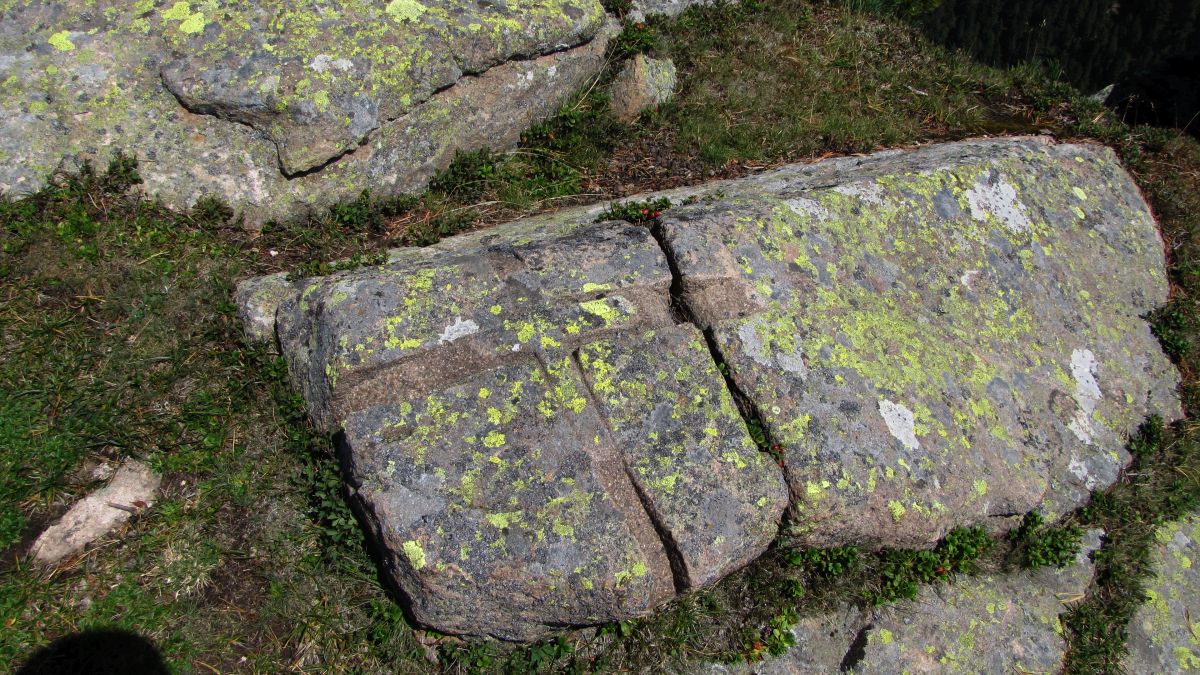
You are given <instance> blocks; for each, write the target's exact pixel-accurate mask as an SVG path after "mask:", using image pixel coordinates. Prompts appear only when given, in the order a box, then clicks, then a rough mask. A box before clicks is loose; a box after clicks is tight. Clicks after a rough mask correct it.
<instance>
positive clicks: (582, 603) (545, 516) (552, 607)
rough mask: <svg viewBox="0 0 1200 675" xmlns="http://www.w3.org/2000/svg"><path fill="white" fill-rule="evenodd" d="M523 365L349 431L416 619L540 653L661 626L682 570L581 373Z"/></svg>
mask: <svg viewBox="0 0 1200 675" xmlns="http://www.w3.org/2000/svg"><path fill="white" fill-rule="evenodd" d="M510 361H516V362H515V363H510V364H509V365H504V366H499V367H496V368H494V369H491V370H489V371H486V372H484V373H481V374H479V375H475V376H473V377H469V378H466V379H465V380H464V381H463V382H461V383H458V384H455V385H453V386H449V387H445V388H441V389H439V390H437V391H436V392H433V393H429V394H426V395H421V394H416V393H414V394H408V395H401V396H399V397H395V398H398V399H399V400H397V401H395V402H394V403H388V404H384V405H380V406H377V407H373V408H369V409H367V410H365V411H363V412H358V413H355V414H353V415H351V417H350V419H349V420H348V421H347V424H346V433H345V438H346V443H347V446H348V448H349V453H348V456H349V457H350V458H351V466H350V473H351V475H352V476H353V477H354V481H355V482H356V487H357V490H356V494H357V496H358V498H359V499H360V500H361V501H362V502H363V504H364V505H365V508H366V511H367V513H368V514H369V516H368V519H369V520H370V521H371V523H372V527H373V529H375V530H376V532H375V536H376V537H377V538H378V540H379V541H380V542H381V543H382V545H383V547H384V549H385V550H387V551H388V552H390V554H391V556H392V561H391V569H390V571H391V572H392V574H393V575H394V576H395V578H396V580H397V581H398V583H399V585H400V587H401V588H402V589H404V591H405V592H406V594H407V595H408V597H409V598H410V600H411V609H412V612H413V614H414V616H415V617H416V619H417V620H418V621H420V622H421V623H423V624H426V625H429V626H433V627H436V628H437V629H438V630H440V631H445V632H454V633H471V634H487V635H494V636H497V637H501V638H506V639H517V640H531V639H534V638H536V637H538V636H540V635H542V634H544V633H545V632H546V630H547V628H549V627H552V626H571V625H579V624H596V623H604V622H607V621H613V620H616V619H620V618H623V617H628V616H636V615H639V614H642V613H645V612H647V611H649V610H650V609H651V608H652V607H653V606H654V605H655V604H657V603H659V602H662V601H663V600H666V599H667V598H670V597H671V596H672V595H673V594H674V587H673V584H672V577H671V567H670V563H669V562H668V560H667V558H666V556H665V552H664V550H663V547H662V544H661V543H660V542H659V540H658V537H657V535H656V534H655V532H654V529H653V525H652V524H651V522H650V521H649V519H648V518H647V517H646V514H645V512H644V510H643V508H642V505H641V502H640V501H639V499H638V495H637V494H636V493H635V492H634V490H633V488H632V486H630V484H629V482H628V479H627V478H626V476H625V475H624V470H623V468H622V466H621V461H620V458H619V457H617V454H616V450H615V449H614V448H613V447H612V445H611V443H610V442H609V441H608V440H607V439H606V438H605V437H604V436H603V435H602V434H599V433H598V431H599V429H600V428H601V426H602V425H601V421H600V420H599V419H598V417H597V416H596V411H595V409H594V408H593V407H591V406H589V405H587V404H586V403H584V401H585V399H583V398H582V397H580V394H581V393H582V386H581V385H580V383H579V382H578V379H577V378H578V376H577V375H576V374H575V373H573V372H572V371H571V369H570V361H569V360H568V361H567V362H566V363H565V364H564V365H562V366H561V367H549V368H543V367H542V366H541V365H540V364H539V363H538V360H537V359H536V358H535V357H534V356H533V355H532V354H526V355H523V356H521V357H519V358H517V359H514V360H510ZM563 392H565V394H563V397H564V398H565V400H560V399H559V394H560V393H563Z"/></svg>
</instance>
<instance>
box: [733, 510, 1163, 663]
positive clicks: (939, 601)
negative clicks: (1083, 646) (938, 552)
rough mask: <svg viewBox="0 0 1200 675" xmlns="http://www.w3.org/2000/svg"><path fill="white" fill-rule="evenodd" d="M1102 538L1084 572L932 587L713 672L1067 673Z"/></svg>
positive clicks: (1093, 543)
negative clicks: (1075, 622)
mask: <svg viewBox="0 0 1200 675" xmlns="http://www.w3.org/2000/svg"><path fill="white" fill-rule="evenodd" d="M1102 534H1103V532H1102V531H1101V530H1091V531H1089V532H1088V533H1087V534H1086V536H1085V538H1084V545H1083V547H1082V548H1081V550H1080V552H1079V555H1078V557H1077V559H1076V561H1075V564H1073V565H1069V566H1067V567H1065V568H1063V569H1056V568H1042V569H1040V570H1036V571H1034V572H1014V573H1010V574H984V575H979V576H975V577H964V578H960V579H957V580H954V581H953V582H952V583H950V584H949V585H946V586H936V587H935V586H929V587H926V588H924V589H922V590H921V591H920V593H919V594H918V595H917V597H916V599H915V600H906V601H902V602H899V603H896V604H894V605H889V606H886V607H880V608H876V609H871V610H861V611H860V610H856V609H854V608H853V607H850V606H843V607H840V608H838V609H836V610H834V611H832V612H829V613H828V614H824V615H819V616H811V617H805V618H803V619H801V621H800V622H799V623H797V624H796V625H795V626H794V627H793V628H792V633H793V635H794V636H795V638H796V646H795V647H793V648H792V649H790V650H788V652H787V653H786V654H784V655H783V656H781V657H779V658H776V659H771V660H769V661H767V662H765V663H761V664H755V665H751V666H742V667H730V666H720V665H718V666H714V667H713V669H712V672H714V673H755V674H756V675H793V674H795V675H800V674H805V675H808V674H812V675H816V674H818V673H837V672H850V673H857V674H858V675H894V674H896V673H910V674H912V675H916V674H918V673H964V674H965V673H1057V672H1059V671H1060V670H1061V669H1062V665H1063V655H1064V654H1065V653H1066V648H1067V643H1066V640H1065V639H1064V638H1063V626H1062V623H1061V621H1060V618H1059V617H1060V615H1061V614H1063V613H1065V612H1066V611H1068V609H1069V608H1070V605H1071V604H1072V603H1075V602H1078V601H1079V600H1082V599H1083V597H1084V594H1085V593H1086V592H1087V589H1088V586H1089V585H1090V584H1091V581H1092V576H1093V573H1094V571H1095V567H1094V564H1093V561H1092V554H1093V553H1094V552H1095V551H1096V550H1097V549H1098V548H1099V547H1100V540H1101V536H1102ZM1136 672H1166V671H1136Z"/></svg>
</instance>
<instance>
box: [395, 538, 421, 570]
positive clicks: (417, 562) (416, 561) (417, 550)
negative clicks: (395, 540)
mask: <svg viewBox="0 0 1200 675" xmlns="http://www.w3.org/2000/svg"><path fill="white" fill-rule="evenodd" d="M401 548H402V549H403V550H404V555H405V557H407V558H408V562H409V563H410V564H412V566H413V568H414V569H418V570H419V569H422V568H423V567H425V564H426V560H425V549H424V548H422V547H421V542H419V541H416V540H413V539H410V540H408V541H406V542H404V544H403V545H401Z"/></svg>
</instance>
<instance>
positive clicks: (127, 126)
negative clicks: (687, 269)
mask: <svg viewBox="0 0 1200 675" xmlns="http://www.w3.org/2000/svg"><path fill="white" fill-rule="evenodd" d="M614 30H616V27H615V24H614V23H613V22H608V21H606V19H605V16H604V13H603V11H602V9H600V5H599V3H598V2H595V0H563V1H561V2H560V1H558V0H555V1H554V2H550V1H549V0H547V1H545V2H535V3H523V4H521V5H520V6H516V5H512V6H511V7H509V6H507V5H488V6H486V7H484V6H481V5H478V4H477V3H468V2H461V1H459V0H446V1H444V2H434V1H430V2H426V3H417V2H408V1H407V0H397V1H396V2H390V3H374V4H372V3H363V2H353V3H342V4H341V5H339V10H338V11H336V12H335V11H333V10H331V9H329V8H327V7H325V6H323V5H320V4H319V3H313V2H303V3H281V2H277V1H274V0H264V1H262V2H253V3H242V4H240V5H238V6H236V7H235V6H232V5H225V6H218V5H217V4H216V3H215V2H211V1H209V0H205V1H203V2H190V3H189V2H175V3H166V4H163V5H161V6H155V5H153V4H148V3H102V6H101V5H96V4H95V3H84V2H79V1H77V0H72V1H60V2H51V3H7V4H0V82H5V86H3V87H0V193H6V194H12V195H18V194H25V193H29V192H33V191H36V190H37V189H39V188H40V187H42V186H43V185H45V178H46V176H47V175H48V174H49V173H51V172H53V171H55V170H57V169H59V168H66V169H73V168H77V167H78V165H79V164H80V163H81V162H83V161H84V160H89V161H92V162H95V163H97V164H99V165H100V166H104V165H105V164H106V163H107V162H108V161H109V159H111V158H112V157H113V155H114V154H115V153H116V152H118V151H123V152H125V153H126V154H129V155H133V156H135V157H136V158H137V159H138V160H139V172H140V174H141V176H142V178H143V180H144V185H143V189H144V190H145V192H146V193H147V194H148V195H150V196H152V197H156V198H158V199H160V200H162V201H163V202H164V203H165V204H167V205H168V206H172V207H175V208H188V207H190V206H191V205H193V204H195V203H196V201H197V200H198V199H200V198H201V197H203V196H215V197H219V198H221V199H223V200H225V201H226V202H228V203H229V204H230V205H231V206H232V207H234V209H235V210H236V211H238V212H239V213H240V214H242V215H244V216H245V217H246V219H247V222H248V223H250V224H252V225H253V224H258V223H262V222H264V221H267V220H272V219H276V220H281V219H284V218H289V217H296V216H300V215H303V214H305V213H306V212H308V211H309V210H311V209H314V208H317V209H319V208H323V207H327V206H329V205H331V204H335V203H338V202H340V201H345V200H348V199H353V198H355V197H357V196H358V195H359V193H360V192H361V191H362V190H364V189H369V190H371V192H372V193H373V194H375V195H377V196H383V195H396V194H403V193H411V192H416V191H419V190H420V189H421V188H422V187H423V186H424V184H425V182H426V181H427V180H428V179H429V177H430V176H432V175H433V174H434V173H435V172H436V171H437V170H439V169H441V168H444V167H445V166H447V165H448V164H449V163H450V161H451V160H452V158H453V156H454V154H455V152H456V151H464V152H465V151H470V150H477V149H480V148H483V147H491V148H494V149H503V148H506V147H511V146H513V145H515V144H516V143H517V141H518V140H519V137H520V134H521V132H522V131H523V130H525V129H526V128H528V127H529V126H530V125H531V124H533V123H534V122H536V121H538V120H540V119H542V118H544V117H546V116H549V115H551V114H553V113H554V112H555V111H556V110H557V109H558V107H559V106H560V105H561V104H562V103H563V102H565V101H566V100H567V98H568V97H569V96H570V95H571V94H572V93H573V92H574V91H575V90H576V89H577V88H578V87H580V86H582V85H583V84H584V83H585V82H586V81H587V79H588V78H590V77H592V76H594V75H595V74H596V73H598V72H599V70H600V68H601V67H602V66H603V55H604V51H605V48H606V46H607V40H608V37H609V36H610V35H612V34H613V31H614ZM317 35H319V36H321V38H320V39H316V38H315V37H314V36H317ZM164 85H165V86H164Z"/></svg>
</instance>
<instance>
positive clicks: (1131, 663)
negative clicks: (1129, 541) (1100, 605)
mask: <svg viewBox="0 0 1200 675" xmlns="http://www.w3.org/2000/svg"><path fill="white" fill-rule="evenodd" d="M1154 537H1155V540H1156V541H1155V547H1154V553H1153V570H1154V578H1153V580H1152V581H1151V582H1150V583H1149V584H1148V585H1147V588H1146V604H1145V605H1143V606H1142V607H1141V609H1139V610H1138V611H1137V613H1135V614H1134V616H1133V619H1131V620H1130V622H1129V639H1128V641H1127V645H1128V647H1129V654H1128V655H1127V656H1126V657H1125V660H1124V662H1123V665H1124V668H1125V670H1126V672H1130V673H1181V672H1191V671H1196V670H1200V516H1196V515H1192V516H1189V517H1187V518H1184V519H1183V520H1180V521H1177V522H1174V523H1168V524H1166V525H1163V526H1161V527H1159V528H1158V530H1157V531H1156V532H1155V533H1154Z"/></svg>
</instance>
